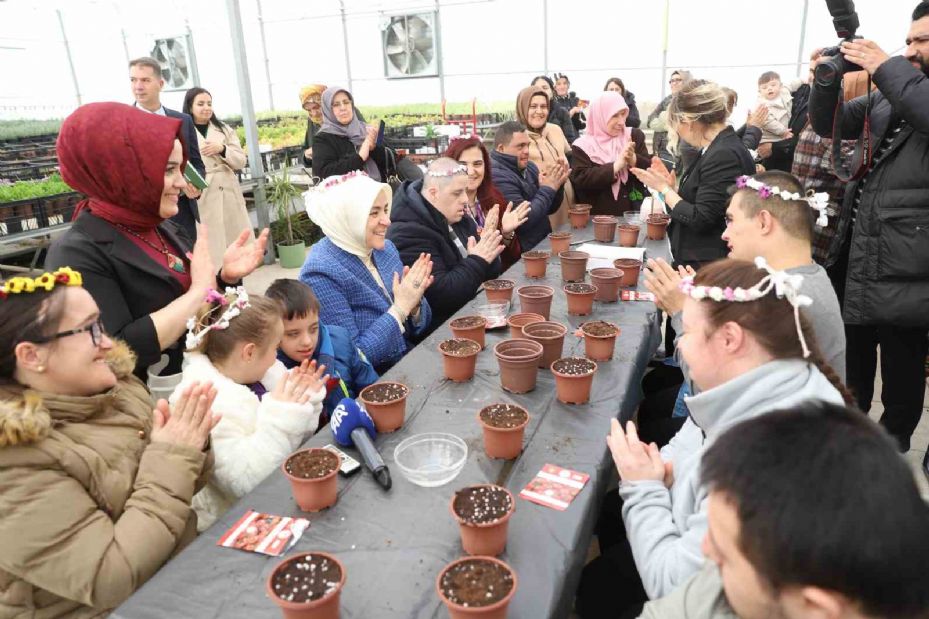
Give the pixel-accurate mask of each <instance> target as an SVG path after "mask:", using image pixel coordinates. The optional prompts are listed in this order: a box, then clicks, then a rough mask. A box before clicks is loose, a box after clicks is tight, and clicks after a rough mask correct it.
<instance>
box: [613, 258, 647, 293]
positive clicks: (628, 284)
mask: <svg viewBox="0 0 929 619" xmlns="http://www.w3.org/2000/svg"><path fill="white" fill-rule="evenodd" d="M613 266H614V267H615V268H617V269H619V270H620V271H622V272H623V279H622V281H620V282H619V285H620V286H623V287H624V288H634V287H635V286H637V285H638V283H639V272H640V271H641V270H642V261H641V260H636V259H635V258H617V259H616V260H614V261H613Z"/></svg>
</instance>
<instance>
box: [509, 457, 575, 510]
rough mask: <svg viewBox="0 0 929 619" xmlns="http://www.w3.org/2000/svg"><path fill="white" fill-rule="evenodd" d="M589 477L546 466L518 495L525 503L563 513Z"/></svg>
mask: <svg viewBox="0 0 929 619" xmlns="http://www.w3.org/2000/svg"><path fill="white" fill-rule="evenodd" d="M588 479H590V475H588V474H587V473H579V472H577V471H572V470H570V469H564V468H561V467H560V466H556V465H554V464H546V465H545V466H543V467H542V470H541V471H539V472H538V474H537V475H536V476H535V477H534V478H533V479H532V481H530V482H529V483H528V484H527V485H526V487H525V488H523V489H522V491H521V492H520V493H519V496H520V497H521V498H523V499H526V500H527V501H532V502H533V503H538V504H539V505H544V506H545V507H551V508H552V509H557V510H558V511H564V510H566V509H568V506H569V505H571V501H573V500H574V497H576V496H577V495H578V494H579V493H580V491H581V490H583V489H584V485H585V484H587V480H588Z"/></svg>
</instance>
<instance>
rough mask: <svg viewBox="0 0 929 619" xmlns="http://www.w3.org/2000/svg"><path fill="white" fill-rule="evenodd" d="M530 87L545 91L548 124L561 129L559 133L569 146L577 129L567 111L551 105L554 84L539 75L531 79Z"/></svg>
mask: <svg viewBox="0 0 929 619" xmlns="http://www.w3.org/2000/svg"><path fill="white" fill-rule="evenodd" d="M530 86H535V87H536V88H541V89H542V90H543V91H545V94H546V95H548V99H549V109H548V122H550V123H552V124H553V125H558V126H559V127H561V132H562V133H564V137H565V139H566V140H568V143H569V144H570V143H571V142H573V141H574V140H576V139H577V129H575V128H574V123H573V122H571V116H570V115H568V111H567V110H566V109H564V108H562V107H561V106H559V105H553V104H552V103H551V101H552V100H553V99H554V98H555V82H553V81H552V78H550V77H549V76H547V75H539V76H537V77H534V78H532V82H531V83H530Z"/></svg>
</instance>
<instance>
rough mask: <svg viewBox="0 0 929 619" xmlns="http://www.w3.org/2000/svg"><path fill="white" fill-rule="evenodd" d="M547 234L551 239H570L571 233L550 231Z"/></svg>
mask: <svg viewBox="0 0 929 619" xmlns="http://www.w3.org/2000/svg"><path fill="white" fill-rule="evenodd" d="M548 236H549V237H551V238H553V239H570V238H571V233H570V232H552V233H551V234H549V235H548Z"/></svg>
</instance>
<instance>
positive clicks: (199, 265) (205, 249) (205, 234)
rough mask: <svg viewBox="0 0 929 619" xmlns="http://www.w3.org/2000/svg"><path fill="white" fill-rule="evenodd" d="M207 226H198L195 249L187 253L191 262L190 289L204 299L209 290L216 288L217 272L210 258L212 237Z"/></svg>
mask: <svg viewBox="0 0 929 619" xmlns="http://www.w3.org/2000/svg"><path fill="white" fill-rule="evenodd" d="M209 232H210V231H209V229H208V228H207V225H206V224H197V241H196V242H195V243H194V249H193V251H191V252H188V253H187V259H188V260H190V288H191V289H192V290H196V291H198V296H199V297H201V299H202V297H203V295H205V294H206V291H207V289H209V288H213V287H214V286H216V272H215V271H214V270H213V259H212V258H210V235H209Z"/></svg>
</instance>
